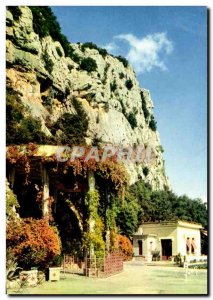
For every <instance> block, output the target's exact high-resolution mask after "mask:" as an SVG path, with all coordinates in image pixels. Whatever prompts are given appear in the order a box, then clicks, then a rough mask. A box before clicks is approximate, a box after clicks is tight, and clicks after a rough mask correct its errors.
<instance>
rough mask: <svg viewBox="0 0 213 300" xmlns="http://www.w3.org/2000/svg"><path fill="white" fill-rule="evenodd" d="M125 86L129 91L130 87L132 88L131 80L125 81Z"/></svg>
mask: <svg viewBox="0 0 213 300" xmlns="http://www.w3.org/2000/svg"><path fill="white" fill-rule="evenodd" d="M125 85H126V88H127V89H128V90H131V89H132V87H133V83H132V80H131V79H127V80H126V82H125Z"/></svg>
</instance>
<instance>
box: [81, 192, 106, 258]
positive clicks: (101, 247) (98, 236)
mask: <svg viewBox="0 0 213 300" xmlns="http://www.w3.org/2000/svg"><path fill="white" fill-rule="evenodd" d="M99 199H100V195H99V192H98V191H97V190H95V189H94V190H91V191H89V192H88V193H87V195H86V199H85V204H86V206H87V210H88V214H89V218H88V229H89V232H87V233H86V234H85V237H84V240H85V246H86V248H87V249H94V254H95V255H96V257H103V256H104V251H105V242H104V240H103V230H104V224H103V222H102V220H101V218H100V216H99V215H98V206H99ZM93 223H94V225H92V227H93V228H90V226H91V224H93Z"/></svg>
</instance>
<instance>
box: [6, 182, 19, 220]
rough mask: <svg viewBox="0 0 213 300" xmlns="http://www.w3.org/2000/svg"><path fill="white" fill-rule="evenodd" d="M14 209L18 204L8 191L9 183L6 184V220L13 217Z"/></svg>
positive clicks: (9, 190) (14, 196) (10, 191)
mask: <svg viewBox="0 0 213 300" xmlns="http://www.w3.org/2000/svg"><path fill="white" fill-rule="evenodd" d="M14 207H15V208H18V207H19V203H18V200H17V197H16V195H15V194H14V193H13V191H12V190H11V189H10V187H9V183H8V182H6V215H7V218H9V217H13V215H14V211H13V208H14Z"/></svg>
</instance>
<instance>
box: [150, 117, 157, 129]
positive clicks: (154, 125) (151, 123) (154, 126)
mask: <svg viewBox="0 0 213 300" xmlns="http://www.w3.org/2000/svg"><path fill="white" fill-rule="evenodd" d="M149 128H150V129H152V131H156V130H157V122H156V121H155V118H154V116H153V115H151V120H150V121H149Z"/></svg>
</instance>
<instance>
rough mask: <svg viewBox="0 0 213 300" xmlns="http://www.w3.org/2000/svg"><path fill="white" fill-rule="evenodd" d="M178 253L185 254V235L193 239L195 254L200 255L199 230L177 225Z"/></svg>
mask: <svg viewBox="0 0 213 300" xmlns="http://www.w3.org/2000/svg"><path fill="white" fill-rule="evenodd" d="M177 232H178V253H180V254H181V255H186V240H187V237H189V238H190V240H191V239H192V238H194V239H195V244H196V246H197V248H196V249H195V254H196V255H201V241H200V230H197V229H192V228H184V227H178V230H177Z"/></svg>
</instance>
